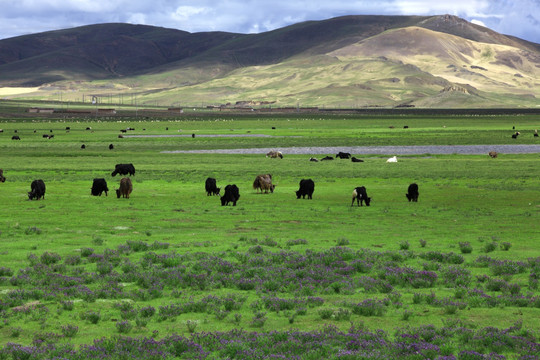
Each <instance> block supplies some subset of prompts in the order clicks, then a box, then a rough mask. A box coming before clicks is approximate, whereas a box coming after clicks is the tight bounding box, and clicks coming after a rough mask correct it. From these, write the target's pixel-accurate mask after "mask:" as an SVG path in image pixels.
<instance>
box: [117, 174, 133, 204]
mask: <svg viewBox="0 0 540 360" xmlns="http://www.w3.org/2000/svg"><path fill="white" fill-rule="evenodd" d="M132 191H133V184H132V183H131V179H130V178H122V179H120V187H119V188H118V189H116V197H117V198H118V199H120V196H121V197H124V198H126V199H129V194H131V192H132Z"/></svg>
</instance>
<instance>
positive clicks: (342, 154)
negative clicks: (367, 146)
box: [336, 151, 351, 159]
mask: <svg viewBox="0 0 540 360" xmlns="http://www.w3.org/2000/svg"><path fill="white" fill-rule="evenodd" d="M337 158H340V159H350V158H351V154H350V153H346V152H341V151H340V152H338V153H337V154H336V159H337Z"/></svg>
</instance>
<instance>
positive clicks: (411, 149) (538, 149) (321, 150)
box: [162, 145, 540, 155]
mask: <svg viewBox="0 0 540 360" xmlns="http://www.w3.org/2000/svg"><path fill="white" fill-rule="evenodd" d="M270 150H279V151H281V152H282V153H283V154H284V155H286V154H310V155H318V154H326V155H328V154H337V153H338V152H340V151H342V152H348V153H351V154H365V155H367V154H379V155H422V154H468V155H480V154H487V153H488V152H490V151H496V152H498V153H501V154H538V153H540V145H438V146H429V145H426V146H353V147H284V148H249V149H216V150H175V151H162V153H167V154H180V153H196V154H266V153H267V152H269V151H270Z"/></svg>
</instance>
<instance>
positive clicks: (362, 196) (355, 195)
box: [351, 186, 371, 206]
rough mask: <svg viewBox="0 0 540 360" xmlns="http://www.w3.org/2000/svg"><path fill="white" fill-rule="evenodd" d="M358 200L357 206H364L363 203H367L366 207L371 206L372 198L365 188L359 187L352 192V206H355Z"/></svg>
mask: <svg viewBox="0 0 540 360" xmlns="http://www.w3.org/2000/svg"><path fill="white" fill-rule="evenodd" d="M355 199H356V205H358V206H363V204H362V203H363V202H364V201H365V202H366V206H369V204H370V203H371V198H370V197H368V195H367V192H366V188H365V187H364V186H359V187H357V188H355V189H354V190H353V192H352V203H351V206H353V205H354V200H355Z"/></svg>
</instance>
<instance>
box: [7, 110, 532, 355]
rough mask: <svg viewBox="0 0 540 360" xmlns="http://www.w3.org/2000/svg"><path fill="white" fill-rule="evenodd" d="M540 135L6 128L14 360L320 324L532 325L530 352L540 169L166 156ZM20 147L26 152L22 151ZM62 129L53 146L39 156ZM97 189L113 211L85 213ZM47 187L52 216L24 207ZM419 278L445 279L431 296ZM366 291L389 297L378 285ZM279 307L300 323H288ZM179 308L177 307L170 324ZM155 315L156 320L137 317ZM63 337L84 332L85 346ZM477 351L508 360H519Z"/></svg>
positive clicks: (43, 124) (93, 205)
mask: <svg viewBox="0 0 540 360" xmlns="http://www.w3.org/2000/svg"><path fill="white" fill-rule="evenodd" d="M404 125H408V126H409V129H407V131H405V130H404V129H403V126H404ZM538 125H539V123H538V119H537V118H535V117H534V116H515V117H508V116H483V117H478V116H477V117H468V116H462V117H458V116H455V117H452V116H445V117H442V116H441V117H420V116H400V117H398V116H394V117H392V116H357V117H354V116H352V115H343V116H326V117H324V118H323V117H322V116H321V115H305V116H304V115H301V116H295V115H290V116H288V115H280V116H274V117H269V116H268V117H262V116H261V117H257V116H255V115H253V116H247V115H238V116H235V115H226V116H224V115H215V116H208V115H206V116H199V115H197V114H196V113H194V114H189V115H185V117H181V118H177V119H158V118H155V119H154V118H149V119H145V120H144V121H143V120H139V119H131V120H129V121H125V119H122V121H121V122H119V121H118V120H117V119H114V118H112V119H108V120H106V119H99V118H91V119H89V120H85V119H79V120H78V121H77V120H69V121H67V120H66V121H64V120H61V119H45V118H34V119H32V118H27V119H24V120H21V119H16V118H5V119H3V120H2V122H0V128H2V129H3V130H4V132H3V133H0V152H1V154H2V155H1V158H0V159H1V160H0V168H2V169H4V176H5V177H6V178H7V180H6V182H5V183H0V199H1V203H2V216H1V217H0V243H1V245H0V275H1V276H0V314H1V315H2V318H3V322H2V323H1V324H0V339H1V341H0V345H3V346H5V345H6V344H8V343H18V344H23V345H33V346H37V345H36V344H37V343H39V341H42V342H46V343H53V344H56V345H57V346H58V344H74V345H80V344H90V343H92V341H93V340H94V339H100V338H102V337H112V338H114V337H115V336H116V335H128V334H129V336H131V337H141V338H142V337H153V338H155V339H162V338H164V337H166V336H169V335H170V334H179V335H182V336H190V334H191V333H193V334H197V333H199V332H216V331H230V330H232V329H244V330H247V331H257V332H260V333H262V332H269V331H272V330H275V331H292V330H295V329H299V330H302V331H317V330H320V329H321V328H322V327H323V326H324V325H325V324H326V325H334V326H336V327H337V328H338V329H340V330H342V331H346V330H347V329H349V327H351V323H354V324H357V325H358V324H361V326H362V327H363V328H365V329H369V330H372V331H375V330H377V329H381V330H384V331H386V332H388V333H389V334H394V332H395V331H396V329H398V328H404V327H412V328H414V327H421V326H428V325H433V326H435V327H437V328H440V327H444V326H449V325H448V324H450V323H454V324H459V325H460V326H462V327H465V328H468V329H473V330H474V329H482V328H484V327H488V326H495V327H497V328H500V329H505V328H509V327H511V326H513V325H514V324H516V323H517V322H519V323H520V324H521V325H520V331H521V332H520V333H519V335H520V336H523V337H525V338H527V339H529V340H530V341H536V340H537V339H538V336H539V335H540V333H539V331H540V325H539V323H538V321H537V318H538V315H539V314H540V306H537V303H538V302H537V301H536V298H537V297H538V296H539V295H540V291H539V290H538V284H537V283H538V281H537V280H536V277H535V276H536V274H537V273H538V274H539V275H540V270H539V269H540V266H537V265H536V264H538V262H539V261H538V259H539V258H540V247H539V246H538V245H537V242H538V240H540V232H539V230H538V219H539V218H540V217H539V215H540V188H539V183H538V179H539V178H540V170H539V168H538V162H539V154H520V155H510V154H499V157H498V158H496V159H491V158H489V157H488V156H487V154H486V155H456V154H454V155H431V154H421V155H411V156H401V157H399V162H398V163H395V164H387V163H386V162H385V160H386V158H387V156H376V155H369V156H364V155H362V154H353V155H355V156H357V157H361V158H363V159H364V160H365V162H364V163H352V162H350V161H349V160H337V159H336V160H334V161H331V162H330V161H328V162H318V163H313V162H309V161H308V159H309V157H310V155H290V154H284V158H283V159H269V158H265V157H264V155H252V154H247V155H227V154H168V153H162V152H161V151H164V150H197V149H220V148H244V147H245V148H251V147H275V148H280V147H289V146H359V145H362V146H367V145H378V146H381V145H426V144H428V145H452V144H512V143H515V140H512V139H511V138H510V134H511V133H512V126H516V129H518V130H521V131H522V134H523V135H522V136H521V137H520V138H519V139H518V142H519V143H520V144H533V143H538V140H537V139H538V138H536V139H535V138H533V137H532V129H535V128H537V127H538ZM272 126H273V127H275V128H276V129H275V130H272ZM390 126H394V127H395V128H390ZM66 127H70V128H71V129H70V131H69V132H66V130H65V128H66ZM87 127H91V128H92V129H91V130H85V129H86V128H87ZM126 127H133V128H135V130H134V131H130V132H129V133H128V135H136V134H146V135H148V134H154V135H158V134H192V133H195V134H196V135H203V134H246V133H248V132H249V133H250V134H265V135H272V137H265V138H248V137H246V138H204V137H200V136H199V137H197V136H196V137H195V138H191V137H178V138H123V139H119V138H118V134H119V133H120V132H119V130H120V129H125V128H126ZM166 128H168V130H166ZM143 129H144V130H143ZM15 130H17V134H18V135H19V136H20V137H21V140H20V141H14V140H11V136H12V135H13V134H14V131H15ZM34 130H36V132H34ZM50 130H53V132H52V134H54V135H55V137H54V138H53V139H44V138H43V137H42V135H43V134H51V132H50ZM512 141H514V142H512ZM110 143H113V144H114V146H115V149H114V150H109V149H108V145H109V144H110ZM81 144H85V145H86V149H84V150H83V149H81V148H80V146H81ZM328 155H335V154H328ZM388 155H392V154H388ZM117 163H133V164H134V166H135V168H136V171H137V172H136V175H135V176H134V177H133V178H132V180H133V188H134V189H133V193H132V194H131V197H130V199H129V200H128V199H117V198H116V196H115V193H114V189H116V188H117V187H118V182H119V179H120V176H117V177H114V178H113V177H111V171H112V170H113V169H114V165H115V164H117ZM261 173H271V174H272V175H273V181H274V183H275V184H276V189H275V192H274V193H273V194H257V193H256V192H255V191H254V190H253V189H252V182H253V180H254V178H255V176H256V175H258V174H261ZM96 177H103V178H105V179H106V180H107V182H108V185H109V189H110V192H109V196H107V197H105V196H104V195H103V196H101V197H93V196H91V195H90V187H91V184H92V179H93V178H96ZM207 177H215V178H216V179H217V182H218V186H220V187H222V189H223V188H224V187H225V185H226V184H233V183H234V184H237V185H238V187H239V188H240V194H241V198H240V200H239V202H238V205H237V206H236V207H232V206H228V207H222V206H221V205H220V201H219V197H209V196H207V195H206V193H205V190H204V181H205V179H206V178H207ZM302 178H311V179H313V180H314V181H315V192H314V195H313V200H307V199H305V200H304V199H296V196H295V194H294V191H296V190H297V189H298V182H299V181H300V179H302ZM34 179H43V180H44V181H45V183H46V186H47V192H46V195H45V200H40V201H29V200H28V197H27V195H26V193H27V192H28V191H30V183H31V181H32V180H34ZM411 182H416V183H418V184H419V187H420V198H419V201H418V203H409V202H408V201H407V199H406V197H405V193H406V190H407V186H408V185H409V184H410V183H411ZM361 185H363V186H365V187H366V188H367V191H368V194H369V196H371V197H372V204H371V206H370V207H365V206H364V207H356V206H354V207H351V206H350V205H351V193H352V190H353V188H354V187H356V186H361ZM466 243H468V247H469V250H470V251H469V250H467V249H466V248H467V246H466ZM359 261H364V262H367V263H369V264H370V265H369V266H368V267H367V268H365V267H362V266H361V265H359ZM500 264H502V265H500ZM505 266H506V267H505ZM351 268H352V269H355V270H353V271H352V273H351V270H350V269H351ZM390 268H391V269H394V270H392V271H397V270H396V269H400V270H399V271H397V272H398V273H399V274H401V275H396V274H395V273H394V272H392V271H390V270H388V269H390ZM516 269H517V270H516ZM423 271H424V272H425V271H427V272H430V271H431V272H433V273H434V274H435V275H434V276H436V277H437V280H436V281H428V280H426V279H424V278H422V276H424V275H419V274H421V272H423ZM173 272H176V273H175V274H176V275H174V276H173V275H172V273H173ZM403 272H405V273H407V274H409V275H407V276H405V275H403ZM412 273H414V274H416V275H414V276H412V275H411V274H412ZM456 274H457V275H456ZM411 276H412V277H411ZM368 278H369V281H373V282H375V283H376V284H375V285H373V286H368V285H367V283H366V281H367V280H368ZM475 291H482V292H483V293H484V294H485V295H486V296H488V297H489V298H490V299H491V300H489V301H488V300H485V299H486V298H485V297H481V296H477V295H474V293H475ZM430 296H431V297H430ZM516 297H520V298H523V299H525V300H521V302H520V301H518V300H516ZM226 298H229V299H230V298H232V299H233V300H234V301H233V302H234V304H235V305H234V306H232V305H231V306H228V305H227V304H228V303H227V302H226V301H225V300H224V299H226ZM276 298H279V299H281V301H282V303H283V302H285V303H287V302H286V301H285V300H289V301H292V300H293V299H295V300H297V301H299V302H300V303H301V304H300V305H298V304H297V305H291V304H290V303H287V304H288V305H286V306H285V305H283V304H282V305H281V306H282V307H281V308H280V307H277V310H276V305H275V304H274V302H275V301H276V300H275V299H276ZM315 298H317V299H322V300H313V299H315ZM435 298H436V299H437V301H434V300H433V299H435ZM209 299H213V300H212V301H210V300H209ZM216 299H217V300H216ZM366 299H376V300H378V301H383V303H384V311H383V313H379V314H376V315H372V314H366V313H364V312H362V311H361V310H358V309H359V307H358V306H359V305H358V304H359V303H361V302H362V301H364V300H366ZM235 301H236V302H235ZM302 301H303V302H302ZM187 304H191V305H190V306H187ZM302 304H303V305H302ZM355 304H356V305H355ZM173 305H174V306H177V307H182V306H183V307H182V309H181V310H178V309H176V310H175V311H173V310H172V308H173V307H174V306H173ZM538 305H540V304H538ZM150 307H153V308H154V309H155V314H152V315H148V314H147V313H146V312H145V310H143V309H144V308H150ZM91 313H93V314H95V313H98V314H99V318H98V320H96V321H94V320H95V319H94V318H92V314H91ZM261 314H262V315H261ZM261 319H263V320H261ZM122 321H127V325H126V324H124V325H122V324H120V325H119V323H120V322H122ZM68 325H72V326H76V327H77V329H78V330H77V331H76V332H75V334H71V335H70V333H69V330H66V327H67V326H68ZM456 326H457V325H456ZM392 336H393V335H392ZM36 339H37V340H36ZM452 344H454V345H453V347H450V348H448V349H446V350H445V352H443V351H442V350H441V352H439V353H438V354H439V355H443V354H447V355H450V354H454V355H457V354H458V353H459V351H460V349H461V348H462V346H463V343H461V342H459V341H455V342H452ZM471 344H473V343H472V342H471V343H469V345H470V346H473V345H471ZM469 345H467V346H469ZM475 346H476V345H475ZM473 347H474V346H473ZM7 348H9V346H8V347H7ZM474 348H475V349H476V351H480V352H482V353H486V354H487V353H489V352H490V351H491V352H493V351H495V350H498V353H500V354H504V355H505V356H509V357H510V358H513V357H516V358H517V357H518V355H520V354H522V352H520V351H517V350H515V349H510V348H502V349H496V348H490V347H489V346H484V347H483V348H477V347H474ZM4 351H6V349H4ZM327 355H328V354H327ZM12 356H15V355H12ZM49 356H50V354H49ZM215 356H216V357H217V358H224V357H226V356H225V355H224V354H223V353H219V352H216V353H215ZM236 356H237V357H238V358H240V356H239V355H236ZM313 356H314V357H313V358H316V357H315V355H313ZM186 357H187V355H186ZM231 358H234V356H232V357H231ZM330 358H332V356H330ZM431 358H435V357H431ZM462 358H463V357H462Z"/></svg>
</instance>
